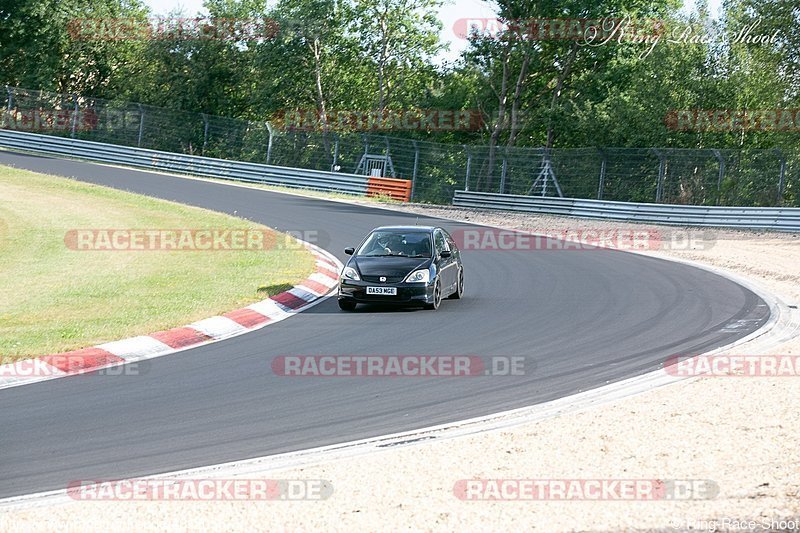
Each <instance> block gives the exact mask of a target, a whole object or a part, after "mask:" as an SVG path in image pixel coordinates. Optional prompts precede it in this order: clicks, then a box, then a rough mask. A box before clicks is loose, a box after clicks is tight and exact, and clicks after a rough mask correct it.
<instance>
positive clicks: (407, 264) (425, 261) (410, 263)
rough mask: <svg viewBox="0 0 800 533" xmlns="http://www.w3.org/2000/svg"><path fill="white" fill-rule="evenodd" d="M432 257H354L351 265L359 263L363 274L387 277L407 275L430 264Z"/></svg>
mask: <svg viewBox="0 0 800 533" xmlns="http://www.w3.org/2000/svg"><path fill="white" fill-rule="evenodd" d="M430 263H431V258H430V257H428V258H419V257H402V256H392V257H363V256H362V257H354V258H352V259H351V263H350V266H353V264H355V265H357V268H358V271H359V272H361V275H362V276H386V277H387V278H397V277H405V276H406V275H408V274H410V273H411V272H412V271H414V270H417V269H418V268H426V267H428V266H429V265H430Z"/></svg>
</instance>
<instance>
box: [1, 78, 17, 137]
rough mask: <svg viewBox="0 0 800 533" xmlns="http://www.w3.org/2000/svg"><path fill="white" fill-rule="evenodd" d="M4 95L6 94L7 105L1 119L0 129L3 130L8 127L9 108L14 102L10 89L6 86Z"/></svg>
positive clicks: (9, 118)
mask: <svg viewBox="0 0 800 533" xmlns="http://www.w3.org/2000/svg"><path fill="white" fill-rule="evenodd" d="M6 94H8V105H7V107H6V113H5V116H4V117H3V120H2V124H0V127H3V128H6V127H8V123H9V121H10V120H11V106H12V103H13V101H14V95H13V93H12V92H11V87H9V86H8V85H6Z"/></svg>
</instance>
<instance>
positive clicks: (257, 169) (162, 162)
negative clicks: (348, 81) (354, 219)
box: [0, 129, 368, 196]
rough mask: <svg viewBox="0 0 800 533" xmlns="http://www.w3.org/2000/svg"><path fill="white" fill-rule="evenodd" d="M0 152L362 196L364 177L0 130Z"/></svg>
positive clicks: (363, 193)
mask: <svg viewBox="0 0 800 533" xmlns="http://www.w3.org/2000/svg"><path fill="white" fill-rule="evenodd" d="M0 147H5V148H12V149H13V148H16V149H19V150H24V151H27V152H37V153H44V154H52V155H58V156H66V157H74V158H77V159H85V160H88V161H99V162H102V163H114V164H118V165H126V166H132V167H141V168H148V169H158V170H167V171H171V172H177V173H182V174H192V175H197V176H206V177H210V178H220V179H226V180H235V181H246V182H251V183H263V184H266V185H277V186H281V187H291V188H300V189H313V190H317V191H326V192H340V193H346V194H353V195H358V196H366V194H367V178H368V177H367V176H360V175H358V174H342V173H338V172H323V171H320V170H305V169H300V168H287V167H277V166H271V165H260V164H257V163H244V162H241V161H228V160H225V159H213V158H210V157H200V156H192V155H184V154H175V153H170V152H159V151H156V150H146V149H143V148H134V147H130V146H118V145H115V144H105V143H98V142H93V141H83V140H78V139H69V138H64V137H54V136H52V135H40V134H37V133H27V132H20V131H11V130H2V129H0Z"/></svg>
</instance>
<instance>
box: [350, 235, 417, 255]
mask: <svg viewBox="0 0 800 533" xmlns="http://www.w3.org/2000/svg"><path fill="white" fill-rule="evenodd" d="M431 249H432V248H431V237H430V234H428V233H427V232H424V231H411V232H398V231H373V232H372V233H371V234H370V236H369V237H368V238H367V240H366V241H364V244H363V245H361V248H359V249H358V252H357V253H356V255H360V256H366V257H382V256H402V257H430V256H431Z"/></svg>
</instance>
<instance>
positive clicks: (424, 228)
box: [372, 226, 439, 233]
mask: <svg viewBox="0 0 800 533" xmlns="http://www.w3.org/2000/svg"><path fill="white" fill-rule="evenodd" d="M435 229H439V228H438V226H379V227H377V228H375V229H373V230H372V231H387V230H388V231H398V232H401V231H424V232H426V233H431V232H433V230H435Z"/></svg>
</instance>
